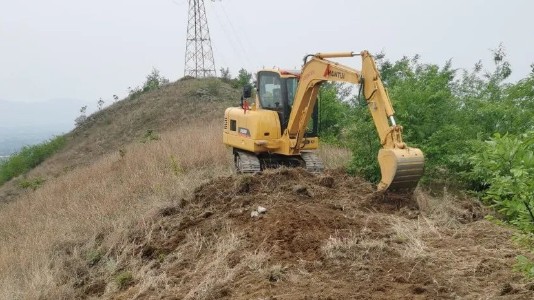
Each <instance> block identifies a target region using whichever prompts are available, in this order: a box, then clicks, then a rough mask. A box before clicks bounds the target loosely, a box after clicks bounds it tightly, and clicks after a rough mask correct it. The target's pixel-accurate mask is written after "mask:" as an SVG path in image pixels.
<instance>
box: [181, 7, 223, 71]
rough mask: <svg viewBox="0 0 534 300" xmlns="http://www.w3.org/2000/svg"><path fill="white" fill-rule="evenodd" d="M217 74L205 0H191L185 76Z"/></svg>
mask: <svg viewBox="0 0 534 300" xmlns="http://www.w3.org/2000/svg"><path fill="white" fill-rule="evenodd" d="M215 75H216V73H215V61H214V59H213V49H212V48H211V39H210V31H209V29H208V19H207V18H206V10H205V8H204V0H189V17H188V21H187V39H186V44H185V70H184V76H193V77H197V78H199V77H210V76H215Z"/></svg>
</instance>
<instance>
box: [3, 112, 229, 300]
mask: <svg viewBox="0 0 534 300" xmlns="http://www.w3.org/2000/svg"><path fill="white" fill-rule="evenodd" d="M219 125H220V124H219V122H217V121H213V122H211V123H210V124H208V126H207V127H206V126H201V125H196V124H191V125H190V126H188V127H185V128H182V129H181V130H180V131H179V132H168V133H164V134H161V136H160V140H154V141H150V142H147V143H134V144H131V145H130V146H128V147H125V148H124V149H122V151H121V152H122V153H123V155H120V154H119V152H117V153H113V154H109V155H106V156H104V157H102V158H101V159H100V160H98V161H96V162H95V163H94V164H92V165H90V166H87V167H81V168H78V169H75V170H73V171H71V172H68V173H66V174H64V175H61V176H59V177H58V178H55V179H51V180H49V181H48V182H47V183H46V184H45V185H44V186H43V187H41V188H40V189H38V190H36V191H35V192H32V193H30V194H26V195H24V196H22V197H21V198H20V199H18V200H17V201H15V202H11V203H8V204H5V205H4V206H3V207H1V209H0V239H1V240H2V244H0V270H2V271H1V272H0V291H1V292H0V298H2V299H21V298H39V297H42V296H44V295H51V294H52V291H53V290H54V289H55V288H54V286H55V285H57V284H61V282H58V279H59V278H61V277H62V276H61V274H59V273H61V268H60V266H61V265H62V263H61V260H62V259H64V257H63V256H64V255H65V253H63V251H64V250H63V249H69V250H67V251H72V249H75V250H74V251H76V249H77V248H76V247H71V246H70V245H76V244H83V243H85V242H87V241H88V240H90V239H91V238H92V237H94V236H96V235H98V234H99V233H101V232H121V231H122V230H123V229H124V228H125V227H127V226H128V225H129V224H130V223H131V222H132V221H134V220H136V219H138V218H139V217H140V215H143V214H145V213H146V211H149V210H151V209H154V208H156V207H159V206H162V205H165V204H166V203H169V202H172V201H177V200H178V199H180V198H181V197H184V196H186V195H187V194H188V193H190V191H191V190H192V189H193V188H194V187H195V186H197V185H198V184H199V183H200V182H201V181H203V180H206V179H209V178H212V177H215V176H219V175H221V174H228V173H230V172H231V170H230V168H229V166H228V163H227V162H228V161H229V158H228V152H227V150H226V149H225V148H224V146H223V145H222V144H221V143H213V141H218V140H220V128H219V127H220V126H219ZM117 236H120V234H117ZM67 254H70V255H74V256H75V255H76V253H74V254H73V253H67Z"/></svg>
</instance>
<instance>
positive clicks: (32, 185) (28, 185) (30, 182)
mask: <svg viewBox="0 0 534 300" xmlns="http://www.w3.org/2000/svg"><path fill="white" fill-rule="evenodd" d="M45 181H46V180H45V179H44V178H42V177H36V178H33V179H26V178H23V179H21V180H19V182H18V184H19V186H20V187H21V188H23V189H32V190H34V191H35V190H36V189H38V188H39V187H41V186H42V185H43V183H44V182H45Z"/></svg>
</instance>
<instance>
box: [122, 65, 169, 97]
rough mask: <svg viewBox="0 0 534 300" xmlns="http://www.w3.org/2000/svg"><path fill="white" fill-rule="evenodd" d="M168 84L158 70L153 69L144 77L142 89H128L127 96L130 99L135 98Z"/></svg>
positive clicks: (167, 80)
mask: <svg viewBox="0 0 534 300" xmlns="http://www.w3.org/2000/svg"><path fill="white" fill-rule="evenodd" d="M168 83H169V79H167V78H165V77H163V76H162V75H161V74H160V72H159V70H158V69H155V68H154V69H152V72H150V74H148V75H147V76H146V80H145V82H144V83H143V86H142V87H139V86H136V87H134V88H131V87H129V88H128V96H130V98H136V97H137V96H139V95H141V94H143V93H146V92H149V91H153V90H157V89H159V88H160V87H162V86H163V85H165V84H168Z"/></svg>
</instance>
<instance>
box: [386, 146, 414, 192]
mask: <svg viewBox="0 0 534 300" xmlns="http://www.w3.org/2000/svg"><path fill="white" fill-rule="evenodd" d="M378 163H379V165H380V171H381V173H382V179H381V180H380V183H379V184H378V190H379V191H383V190H413V189H415V187H416V186H417V183H418V182H419V179H420V178H421V176H423V171H424V164H425V158H424V156H423V152H421V150H419V149H417V148H405V149H398V148H396V149H380V150H379V151H378Z"/></svg>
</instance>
